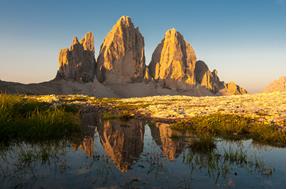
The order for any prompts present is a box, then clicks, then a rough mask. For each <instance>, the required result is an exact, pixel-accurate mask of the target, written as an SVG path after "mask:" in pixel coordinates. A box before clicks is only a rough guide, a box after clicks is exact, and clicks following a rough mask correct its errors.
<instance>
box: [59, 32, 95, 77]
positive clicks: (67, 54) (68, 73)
mask: <svg viewBox="0 0 287 189" xmlns="http://www.w3.org/2000/svg"><path fill="white" fill-rule="evenodd" d="M58 61H59V70H58V72H57V76H56V79H66V80H74V81H83V82H89V81H93V79H94V76H95V66H96V60H95V48H94V35H93V33H91V32H88V33H86V35H85V37H84V38H83V39H82V40H81V41H79V40H78V38H77V37H74V39H73V44H72V45H71V46H70V48H64V49H61V50H60V53H59V60H58Z"/></svg>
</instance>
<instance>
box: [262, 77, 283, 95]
mask: <svg viewBox="0 0 287 189" xmlns="http://www.w3.org/2000/svg"><path fill="white" fill-rule="evenodd" d="M285 90H286V77H285V76H281V77H280V78H279V79H278V80H275V81H273V82H271V83H270V84H269V85H268V86H267V87H266V88H265V89H264V92H275V91H285Z"/></svg>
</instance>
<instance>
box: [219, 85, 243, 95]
mask: <svg viewBox="0 0 287 189" xmlns="http://www.w3.org/2000/svg"><path fill="white" fill-rule="evenodd" d="M218 94H219V95H242V94H247V91H246V90H245V89H244V88H242V87H240V86H238V85H236V83H234V82H229V83H225V84H224V88H222V89H221V90H220V91H219V92H218Z"/></svg>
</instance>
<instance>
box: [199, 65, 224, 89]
mask: <svg viewBox="0 0 287 189" xmlns="http://www.w3.org/2000/svg"><path fill="white" fill-rule="evenodd" d="M195 75H196V81H197V83H198V84H200V85H201V86H203V87H205V88H207V89H208V90H210V91H212V92H213V93H216V92H218V91H219V90H220V89H222V88H224V82H222V81H220V79H219V77H218V76H217V70H213V71H212V72H211V71H210V70H209V68H208V67H207V65H206V64H205V62H203V61H201V60H199V61H197V62H196V65H195Z"/></svg>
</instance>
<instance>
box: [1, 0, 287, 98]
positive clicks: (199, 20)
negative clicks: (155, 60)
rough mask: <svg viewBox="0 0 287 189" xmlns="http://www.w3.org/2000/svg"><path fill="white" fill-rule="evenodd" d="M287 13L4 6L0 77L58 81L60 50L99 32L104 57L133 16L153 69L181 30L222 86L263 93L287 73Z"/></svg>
mask: <svg viewBox="0 0 287 189" xmlns="http://www.w3.org/2000/svg"><path fill="white" fill-rule="evenodd" d="M285 12H286V5H285V1H284V0H186V1H184V0H172V1H169V0H140V1H137V0H133V1H132V0H130V1H128V0H121V1H120V0H114V1H113V0H108V1H103V0H101V1H100V0H99V1H95V0H90V1H89V0H81V1H76V0H49V1H48V0H46V1H44V0H43V1H40V0H34V1H32V0H25V1H24V0H18V1H17V0H1V1H0V41H1V42H0V79H2V80H8V81H17V82H23V83H30V82H41V81H46V80H50V79H52V78H54V76H55V74H56V71H57V59H58V51H59V49H60V48H64V47H68V46H69V45H70V44H71V41H72V38H73V36H78V37H79V38H82V37H83V35H84V33H86V32H88V31H92V32H94V34H95V44H96V54H98V51H99V48H100V45H101V43H102V41H103V39H104V37H105V35H106V34H107V33H108V32H109V30H110V29H111V27H112V26H113V25H114V24H115V22H116V21H117V19H118V18H119V17H120V16H122V15H127V16H130V17H131V18H132V20H133V22H134V24H135V25H136V26H139V28H140V31H141V33H142V34H143V36H144V38H145V51H146V64H148V63H149V61H150V59H151V54H152V52H153V50H154V49H155V47H156V45H157V44H158V43H159V42H160V41H161V39H162V38H163V35H164V32H165V31H166V30H167V29H169V28H172V27H175V28H176V29H177V30H178V31H179V32H181V33H182V34H183V36H184V37H185V39H186V40H187V41H189V42H190V43H191V45H192V46H193V48H194V49H195V52H196V54H197V57H198V59H201V60H204V61H205V62H206V63H207V65H208V66H209V68H210V69H214V68H216V69H217V70H218V73H219V77H220V78H221V79H222V80H224V81H235V82H236V83H238V84H239V85H241V86H242V87H245V88H246V89H247V90H248V91H250V92H256V91H260V90H261V89H262V88H263V87H265V85H266V84H267V83H269V82H270V81H272V80H274V79H277V78H278V77H279V76H280V75H285V62H286V57H285V49H286V47H285V38H286V36H285V29H286V27H285V24H286V23H285Z"/></svg>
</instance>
